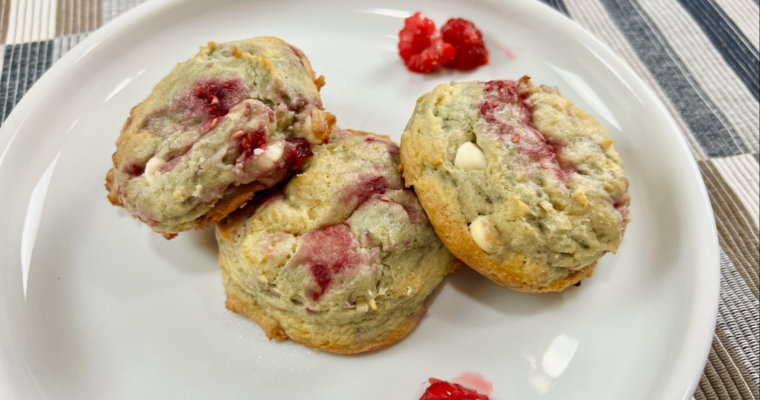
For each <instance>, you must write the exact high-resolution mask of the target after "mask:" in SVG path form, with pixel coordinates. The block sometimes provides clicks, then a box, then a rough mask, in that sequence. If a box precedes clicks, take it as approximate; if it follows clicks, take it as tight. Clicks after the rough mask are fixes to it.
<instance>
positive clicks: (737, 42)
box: [679, 0, 760, 100]
mask: <svg viewBox="0 0 760 400" xmlns="http://www.w3.org/2000/svg"><path fill="white" fill-rule="evenodd" d="M679 1H680V2H681V4H682V5H683V7H684V8H685V9H686V10H687V11H688V12H689V13H690V14H691V16H692V18H693V19H694V21H696V22H697V24H699V26H700V27H701V28H702V31H704V32H705V34H706V35H707V37H709V38H710V41H712V43H713V44H714V45H715V48H716V49H717V50H718V51H720V54H721V55H722V56H723V59H724V60H726V62H727V63H728V65H730V66H731V68H732V69H733V70H734V71H735V72H736V74H737V75H738V76H739V77H740V78H741V79H742V81H743V82H744V84H745V85H746V86H747V89H749V92H750V93H751V94H752V95H753V96H755V98H756V99H758V100H760V55H758V52H757V50H755V48H754V47H753V46H752V44H751V43H750V42H749V40H747V38H746V37H744V35H743V34H742V33H741V31H740V30H739V28H738V27H737V26H736V24H734V22H733V21H731V19H730V18H729V17H728V16H727V15H726V13H725V12H723V10H721V8H720V7H719V6H718V5H717V4H715V2H714V1H712V0H679Z"/></svg>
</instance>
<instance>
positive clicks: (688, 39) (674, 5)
mask: <svg viewBox="0 0 760 400" xmlns="http://www.w3.org/2000/svg"><path fill="white" fill-rule="evenodd" d="M640 3H641V6H642V8H643V9H644V11H645V12H646V13H647V14H648V15H649V16H650V17H651V18H652V21H653V22H654V23H655V24H656V25H657V28H658V29H659V30H660V32H662V34H663V36H664V38H665V39H666V40H667V42H668V44H669V45H670V47H671V48H672V49H673V51H674V52H675V53H676V55H677V56H678V57H679V58H680V59H681V60H682V61H683V63H684V65H685V67H686V68H687V69H688V71H689V73H691V74H692V75H693V76H694V78H695V79H696V80H697V81H698V82H700V85H701V86H702V87H703V89H704V93H705V94H706V95H707V97H709V98H710V100H711V101H712V102H713V104H715V106H716V107H717V108H718V109H720V111H721V112H722V113H723V115H724V116H725V117H726V119H727V120H728V122H729V123H730V124H731V126H733V128H734V131H735V132H736V133H737V136H738V137H739V139H740V140H741V141H742V143H743V144H744V146H745V147H746V148H748V149H750V150H751V151H758V147H759V143H758V131H759V130H760V107H758V102H757V99H756V98H755V97H754V96H752V95H751V94H750V93H749V92H747V90H746V86H745V85H744V82H742V80H741V79H740V78H739V77H738V76H737V75H736V73H735V72H734V70H733V69H732V68H731V66H729V65H728V64H727V63H726V61H725V60H724V59H723V57H722V56H721V54H720V52H719V51H718V50H716V49H715V47H713V45H712V42H710V39H709V38H708V37H707V36H706V35H705V34H704V32H703V31H702V29H701V28H700V27H699V25H698V24H697V23H696V22H695V21H694V20H693V19H692V18H691V17H690V15H689V13H688V12H687V11H686V10H684V9H683V7H681V4H680V3H679V2H678V1H677V0H641V2H640Z"/></svg>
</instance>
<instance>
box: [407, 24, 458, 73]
mask: <svg viewBox="0 0 760 400" xmlns="http://www.w3.org/2000/svg"><path fill="white" fill-rule="evenodd" d="M398 38H399V41H398V53H399V55H400V56H401V58H402V59H403V60H404V63H405V64H406V67H407V68H408V69H409V70H410V71H413V72H421V73H428V72H432V71H434V70H436V69H437V68H438V67H439V66H441V65H443V64H446V63H448V62H450V61H452V60H453V59H454V54H456V52H455V50H454V47H453V46H452V45H450V44H448V43H444V41H443V40H442V39H441V33H440V32H438V30H436V29H435V23H433V21H431V20H429V19H428V18H427V17H425V16H424V15H422V13H420V12H417V13H414V15H412V16H411V17H409V18H407V19H405V20H404V28H403V29H401V31H400V32H399V33H398Z"/></svg>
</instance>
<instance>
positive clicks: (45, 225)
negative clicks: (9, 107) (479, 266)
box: [0, 0, 719, 400]
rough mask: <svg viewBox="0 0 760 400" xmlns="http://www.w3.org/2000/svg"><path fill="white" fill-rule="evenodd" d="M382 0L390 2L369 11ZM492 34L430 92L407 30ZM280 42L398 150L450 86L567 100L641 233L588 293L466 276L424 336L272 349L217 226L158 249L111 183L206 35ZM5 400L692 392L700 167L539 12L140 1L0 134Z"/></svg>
mask: <svg viewBox="0 0 760 400" xmlns="http://www.w3.org/2000/svg"><path fill="white" fill-rule="evenodd" d="M381 3H382V4H381ZM416 10H423V11H424V12H426V13H427V14H428V15H429V16H430V17H432V18H433V19H434V20H435V21H437V22H438V23H439V24H441V23H443V21H445V20H446V19H447V18H449V17H452V16H463V17H466V18H468V19H470V20H472V21H475V22H476V23H477V25H478V26H479V27H480V28H481V29H482V31H483V33H484V35H485V38H486V42H487V44H488V45H489V48H490V51H491V55H492V57H491V63H490V64H489V65H488V66H486V67H483V68H480V69H478V70H477V71H475V72H470V73H463V72H452V71H445V72H440V73H437V74H432V75H427V76H422V75H418V74H413V73H410V72H408V71H406V70H405V69H404V67H403V65H402V63H401V61H400V60H399V58H398V56H397V55H396V40H397V39H396V34H397V32H398V31H399V29H400V28H401V26H402V20H401V18H400V17H399V16H401V15H404V14H405V13H406V12H408V11H416ZM259 35H274V36H279V37H281V38H283V39H285V40H286V41H288V42H291V43H293V44H295V45H296V46H298V47H300V48H301V49H302V50H303V51H304V52H305V53H306V54H307V55H308V56H309V57H310V59H311V61H312V64H313V66H314V68H315V70H317V72H318V73H321V74H324V75H325V77H326V78H327V86H326V87H325V88H324V89H323V94H324V96H323V100H324V104H325V106H326V107H327V109H329V110H330V111H331V112H333V113H335V114H336V115H337V117H338V121H339V123H340V124H341V125H342V126H344V127H350V128H356V129H362V130H368V131H372V132H376V133H382V134H387V135H390V136H391V137H393V138H395V139H396V140H398V139H399V137H400V134H401V132H402V130H403V128H404V125H405V124H406V121H407V119H408V118H409V116H410V115H411V112H412V109H413V107H414V103H415V99H416V98H417V97H418V96H419V95H421V94H422V93H424V92H426V91H428V90H430V89H432V88H433V86H434V85H435V84H436V83H439V82H444V81H450V80H458V81H463V80H472V79H480V80H490V79H498V78H501V79H504V78H509V79H516V78H519V77H520V76H521V75H523V74H530V75H531V76H532V77H533V78H534V80H535V81H537V82H542V83H546V84H549V85H556V86H558V87H559V88H560V89H561V91H562V93H563V94H564V95H565V96H567V97H569V98H570V99H573V100H574V101H575V102H576V103H577V104H578V105H579V106H581V107H582V108H584V109H586V110H588V111H590V112H591V114H593V115H594V116H595V117H596V118H598V119H599V121H601V123H602V124H603V125H604V126H605V127H606V128H607V130H608V131H609V133H610V134H611V135H612V137H613V138H614V139H615V142H616V145H617V149H618V150H619V151H620V153H621V155H622V157H623V160H624V161H625V163H626V167H627V170H628V172H629V176H630V180H631V191H632V196H633V206H632V212H633V216H634V222H633V223H632V224H631V225H630V226H629V229H628V232H627V235H626V240H625V241H624V243H623V245H622V247H621V248H620V251H619V252H618V254H617V255H608V256H605V257H604V258H603V259H602V260H601V262H600V263H599V266H598V267H597V269H596V271H595V273H594V277H593V278H592V279H588V280H584V281H583V286H582V287H580V288H570V289H568V290H566V291H564V292H562V293H554V294H543V295H535V294H522V293H517V292H513V291H510V290H507V289H504V288H501V287H499V286H497V285H495V284H493V283H491V282H490V281H488V280H486V279H485V278H482V277H481V276H479V275H477V274H476V273H473V272H472V271H470V270H467V269H464V270H462V271H460V272H457V273H456V274H454V275H453V276H451V277H449V278H448V279H446V281H445V282H444V283H443V284H442V285H441V286H442V288H441V290H440V291H439V292H437V295H436V296H434V297H435V298H434V300H433V301H432V304H431V307H430V312H429V313H428V315H427V317H426V318H425V319H424V320H423V321H422V323H421V324H420V326H419V328H417V330H416V331H414V332H413V333H412V334H411V335H410V336H409V337H407V338H406V339H404V340H403V341H401V342H400V343H398V344H396V345H394V346H391V347H390V348H387V349H385V350H381V351H377V352H373V353H370V354H364V355H358V356H335V355H330V354H324V353H319V352H315V351H311V350H309V349H307V348H304V347H302V346H300V345H297V344H295V343H292V342H283V343H279V342H269V341H267V339H266V337H265V336H264V334H263V332H262V331H261V329H260V328H259V327H258V326H257V325H255V324H254V323H252V322H250V321H248V320H246V319H244V318H242V317H240V316H237V315H235V314H232V313H231V312H229V311H227V310H226V309H225V308H224V306H223V302H224V295H223V292H222V285H221V280H220V274H219V270H218V267H217V264H216V253H215V251H216V245H215V242H214V240H213V233H212V231H211V230H207V231H203V232H190V233H185V234H182V235H180V236H179V237H178V238H177V239H175V240H173V241H170V242H169V241H166V240H164V239H163V238H162V237H161V236H159V235H157V234H155V233H152V232H151V231H150V230H149V229H148V228H147V227H145V226H143V225H142V224H140V223H138V222H136V221H134V220H132V219H131V218H130V217H129V216H128V215H127V213H126V212H125V211H124V210H122V209H119V208H115V207H111V206H110V204H109V203H108V201H107V200H106V197H105V195H106V191H105V189H104V188H103V183H104V177H105V173H106V171H107V170H108V168H109V165H110V162H111V159H110V156H111V153H112V152H113V150H114V141H115V140H116V137H117V136H118V132H119V129H120V127H121V125H122V123H123V121H124V119H125V118H126V117H127V115H128V112H129V109H130V108H131V107H132V106H133V105H134V104H136V103H138V102H139V101H140V100H142V99H143V98H144V97H146V96H147V95H148V93H149V92H150V90H151V88H152V86H153V85H154V84H155V83H156V82H158V80H159V79H160V78H161V77H162V76H164V75H165V74H166V73H167V72H168V71H169V70H170V69H171V68H172V67H173V66H174V65H175V63H177V62H179V61H181V60H184V59H187V58H189V57H190V56H192V55H193V54H194V53H195V52H196V51H197V47H198V45H200V44H203V43H205V42H206V41H208V40H216V41H226V40H233V39H242V38H248V37H253V36H259ZM0 149H2V150H3V152H2V155H0V210H2V213H0V237H2V240H1V241H0V256H1V257H2V258H1V259H0V260H2V261H0V285H2V286H0V293H1V294H2V296H0V395H2V394H5V395H7V396H8V397H10V398H13V399H16V398H18V399H37V398H39V399H42V398H46V399H169V398H182V399H208V398H230V399H231V398H255V399H378V400H379V399H383V400H387V399H412V400H414V399H418V398H419V396H420V395H421V394H422V391H423V390H424V387H425V385H424V384H423V382H425V380H426V379H427V378H428V377H431V376H432V377H437V378H441V379H451V378H453V377H455V376H457V375H459V374H461V373H463V372H468V371H473V372H478V373H481V374H483V375H484V376H485V378H486V379H488V380H490V381H492V382H493V383H494V384H495V390H494V392H493V394H492V396H491V398H492V399H493V400H509V399H520V400H524V399H536V398H542V399H584V400H587V399H617V400H625V399H678V400H680V399H682V398H690V397H691V395H692V393H693V391H694V388H695V387H696V386H695V385H696V384H697V382H698V379H699V377H700V375H701V371H702V368H703V366H704V362H705V359H706V356H707V351H708V348H709V344H710V341H711V337H712V332H713V328H714V323H715V322H714V321H715V317H716V308H717V294H718V272H719V269H718V250H717V240H716V234H715V230H714V223H713V219H712V212H711V210H710V206H709V202H708V198H707V195H706V192H705V189H704V186H703V183H702V181H701V178H700V176H699V173H698V170H697V167H696V164H695V163H694V161H693V160H692V158H691V155H690V153H689V151H688V149H687V146H686V144H685V142H684V140H683V139H682V137H681V134H680V133H679V130H678V128H677V126H676V124H675V123H674V122H673V120H672V119H671V117H670V116H669V115H668V112H667V111H666V109H665V108H664V107H663V105H662V104H661V103H660V102H659V101H658V100H657V98H656V97H655V95H654V94H653V93H652V91H651V90H650V89H648V88H647V87H646V86H645V85H644V84H643V83H642V81H641V80H640V79H638V78H637V77H636V76H635V75H634V73H633V72H632V71H631V70H630V68H628V67H627V66H626V65H625V64H624V63H623V62H621V61H620V60H619V59H618V58H617V57H615V56H614V55H613V54H612V53H611V52H610V51H609V50H608V49H607V48H605V47H604V46H603V45H601V44H600V43H599V42H598V41H597V40H595V39H594V38H593V37H591V36H590V35H589V34H588V33H586V32H585V31H583V30H582V29H581V28H579V27H578V26H577V25H575V24H574V23H572V22H571V21H570V20H568V19H566V18H564V17H563V16H561V15H560V14H559V13H556V12H554V11H552V10H550V9H549V8H548V7H546V6H544V5H542V4H540V3H538V2H533V1H531V2H520V1H499V2H497V1H489V0H477V1H470V2H464V1H461V2H459V1H422V0H421V1H415V2H414V4H412V3H411V2H408V1H383V2H378V3H368V2H367V3H365V2H357V1H350V0H346V1H336V2H332V3H330V4H329V5H328V4H325V3H323V2H311V3H307V2H302V1H290V2H275V1H244V0H239V1H236V0H229V1H224V2H219V1H214V2H210V1H200V0H198V1H190V0H187V1H179V0H177V1H170V2H163V3H160V2H150V3H148V4H146V5H143V6H140V7H139V8H137V9H136V10H135V11H132V12H130V13H128V14H127V15H125V16H123V17H120V18H119V19H117V20H116V21H114V22H112V23H110V24H109V25H107V26H105V27H104V28H103V29H102V30H100V31H98V32H96V33H94V34H93V35H92V36H90V37H89V38H88V39H87V40H86V41H84V42H83V43H81V44H80V45H79V46H77V47H76V48H75V49H74V50H73V51H72V52H71V53H70V54H68V55H66V56H65V57H64V58H63V59H62V60H61V61H60V62H59V63H58V64H57V65H56V66H55V67H53V68H52V70H50V71H49V72H48V73H47V74H46V75H45V76H44V77H43V78H42V79H41V80H40V81H39V82H38V83H37V84H36V85H35V86H34V88H33V89H32V90H31V91H30V92H29V93H28V94H27V95H26V96H25V97H24V99H23V100H22V101H21V103H20V104H19V105H18V107H17V108H16V109H15V110H14V111H13V114H12V115H11V117H10V118H9V119H8V120H7V122H6V123H5V125H4V126H3V127H2V131H1V132H0Z"/></svg>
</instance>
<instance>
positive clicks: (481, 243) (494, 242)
mask: <svg viewBox="0 0 760 400" xmlns="http://www.w3.org/2000/svg"><path fill="white" fill-rule="evenodd" d="M470 235H472V240H474V241H475V244H477V245H478V247H480V248H481V249H482V250H483V251H485V252H486V253H489V254H493V253H496V252H497V251H499V239H498V238H499V234H498V232H496V228H495V227H494V226H493V224H492V223H491V221H489V220H488V217H486V216H483V215H481V216H479V217H477V218H475V220H474V221H472V223H470Z"/></svg>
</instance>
